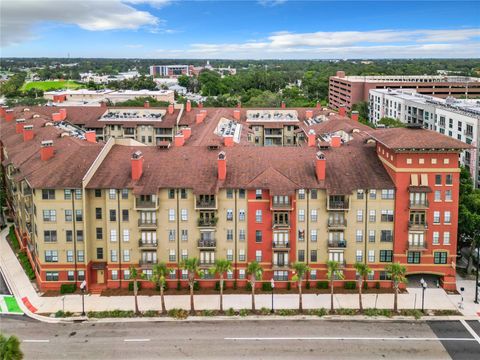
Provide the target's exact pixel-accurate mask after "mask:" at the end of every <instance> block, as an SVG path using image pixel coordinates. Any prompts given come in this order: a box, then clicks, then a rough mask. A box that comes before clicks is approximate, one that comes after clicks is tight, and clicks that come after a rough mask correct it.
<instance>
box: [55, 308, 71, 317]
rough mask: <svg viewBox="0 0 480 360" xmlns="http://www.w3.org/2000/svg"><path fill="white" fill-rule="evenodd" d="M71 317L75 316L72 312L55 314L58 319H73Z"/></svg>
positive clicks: (60, 311)
mask: <svg viewBox="0 0 480 360" xmlns="http://www.w3.org/2000/svg"><path fill="white" fill-rule="evenodd" d="M71 316H73V313H72V312H70V311H63V310H58V311H57V312H56V313H55V317H56V318H63V317H71Z"/></svg>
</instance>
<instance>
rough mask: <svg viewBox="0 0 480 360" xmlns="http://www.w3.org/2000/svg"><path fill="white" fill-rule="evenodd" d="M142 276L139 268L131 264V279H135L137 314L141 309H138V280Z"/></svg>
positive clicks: (134, 290)
mask: <svg viewBox="0 0 480 360" xmlns="http://www.w3.org/2000/svg"><path fill="white" fill-rule="evenodd" d="M140 278H141V275H140V274H139V273H138V271H137V268H136V267H135V266H133V265H130V279H132V280H133V296H134V298H135V315H138V314H139V313H140V311H139V310H138V298H137V296H138V280H139V279H140Z"/></svg>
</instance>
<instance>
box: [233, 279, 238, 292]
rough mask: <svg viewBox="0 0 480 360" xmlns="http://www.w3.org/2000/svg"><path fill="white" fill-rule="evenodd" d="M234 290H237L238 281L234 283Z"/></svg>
mask: <svg viewBox="0 0 480 360" xmlns="http://www.w3.org/2000/svg"><path fill="white" fill-rule="evenodd" d="M233 290H237V280H235V281H234V282H233Z"/></svg>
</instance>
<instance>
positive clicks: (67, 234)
mask: <svg viewBox="0 0 480 360" xmlns="http://www.w3.org/2000/svg"><path fill="white" fill-rule="evenodd" d="M65 241H66V242H72V241H73V231H72V230H65Z"/></svg>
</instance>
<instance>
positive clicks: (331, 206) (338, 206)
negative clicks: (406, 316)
mask: <svg viewBox="0 0 480 360" xmlns="http://www.w3.org/2000/svg"><path fill="white" fill-rule="evenodd" d="M348 209H349V203H348V200H343V201H341V200H333V201H332V200H329V201H328V203H327V210H348Z"/></svg>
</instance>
